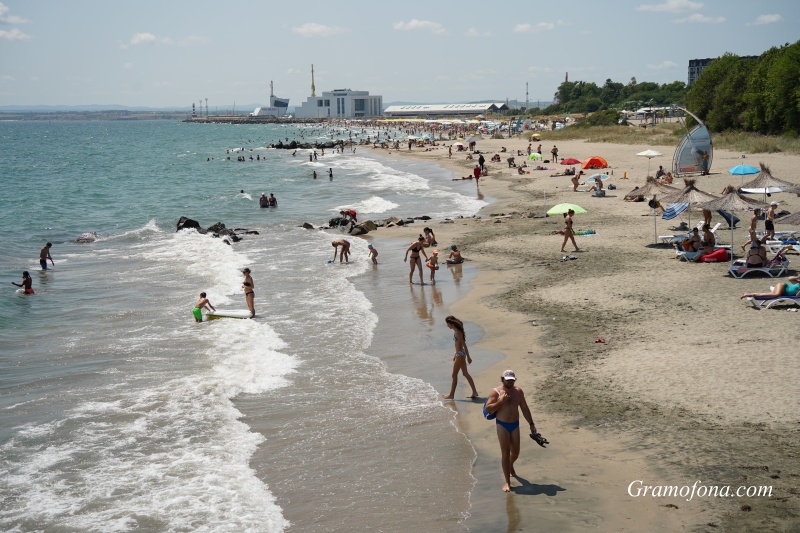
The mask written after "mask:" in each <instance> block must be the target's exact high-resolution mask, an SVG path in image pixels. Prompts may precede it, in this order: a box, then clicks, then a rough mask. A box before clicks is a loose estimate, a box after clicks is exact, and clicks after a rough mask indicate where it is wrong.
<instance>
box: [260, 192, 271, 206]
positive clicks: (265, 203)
mask: <svg viewBox="0 0 800 533" xmlns="http://www.w3.org/2000/svg"><path fill="white" fill-rule="evenodd" d="M258 205H259V207H269V198H267V194H266V193H263V192H262V193H261V196H259V197H258Z"/></svg>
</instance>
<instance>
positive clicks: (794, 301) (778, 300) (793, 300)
mask: <svg viewBox="0 0 800 533" xmlns="http://www.w3.org/2000/svg"><path fill="white" fill-rule="evenodd" d="M747 301H749V302H750V304H751V305H752V306H753V307H755V308H756V309H769V308H771V307H772V306H773V305H797V306H800V296H748V297H747Z"/></svg>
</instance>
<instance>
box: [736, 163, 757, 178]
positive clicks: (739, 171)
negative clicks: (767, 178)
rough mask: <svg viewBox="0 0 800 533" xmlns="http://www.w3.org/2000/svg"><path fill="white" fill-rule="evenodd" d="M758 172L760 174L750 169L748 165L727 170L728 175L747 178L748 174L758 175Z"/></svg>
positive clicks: (754, 168) (754, 169) (752, 168)
mask: <svg viewBox="0 0 800 533" xmlns="http://www.w3.org/2000/svg"><path fill="white" fill-rule="evenodd" d="M759 172H761V171H760V170H759V169H757V168H756V167H751V166H750V165H736V166H735V167H733V168H729V169H728V173H729V174H733V175H734V176H749V175H750V174H758V173H759Z"/></svg>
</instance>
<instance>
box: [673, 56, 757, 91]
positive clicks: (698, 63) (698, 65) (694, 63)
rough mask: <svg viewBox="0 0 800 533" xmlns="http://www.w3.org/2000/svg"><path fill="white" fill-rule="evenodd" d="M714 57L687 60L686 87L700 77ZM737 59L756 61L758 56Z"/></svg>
mask: <svg viewBox="0 0 800 533" xmlns="http://www.w3.org/2000/svg"><path fill="white" fill-rule="evenodd" d="M715 59H717V58H716V57H707V58H705V59H690V60H689V80H688V82H687V85H691V84H693V83H694V82H696V81H697V78H699V77H700V73H701V72H703V69H704V68H706V67H707V66H708V65H709V64H710V63H711V62H712V61H714V60H715ZM739 59H758V56H739Z"/></svg>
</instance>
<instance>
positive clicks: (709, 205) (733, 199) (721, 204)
mask: <svg viewBox="0 0 800 533" xmlns="http://www.w3.org/2000/svg"><path fill="white" fill-rule="evenodd" d="M698 207H700V208H702V209H708V210H709V211H727V212H728V213H731V212H733V211H750V210H751V209H755V208H759V207H760V208H763V207H764V204H763V203H761V202H757V201H755V200H751V199H750V198H745V197H744V196H742V195H741V194H739V193H738V192H737V190H736V187H734V186H733V185H728V186H727V187H725V189H723V191H722V196H721V197H720V198H717V199H715V200H710V201H708V202H705V203H701V204H698ZM733 226H734V224H730V228H731V263H733Z"/></svg>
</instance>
